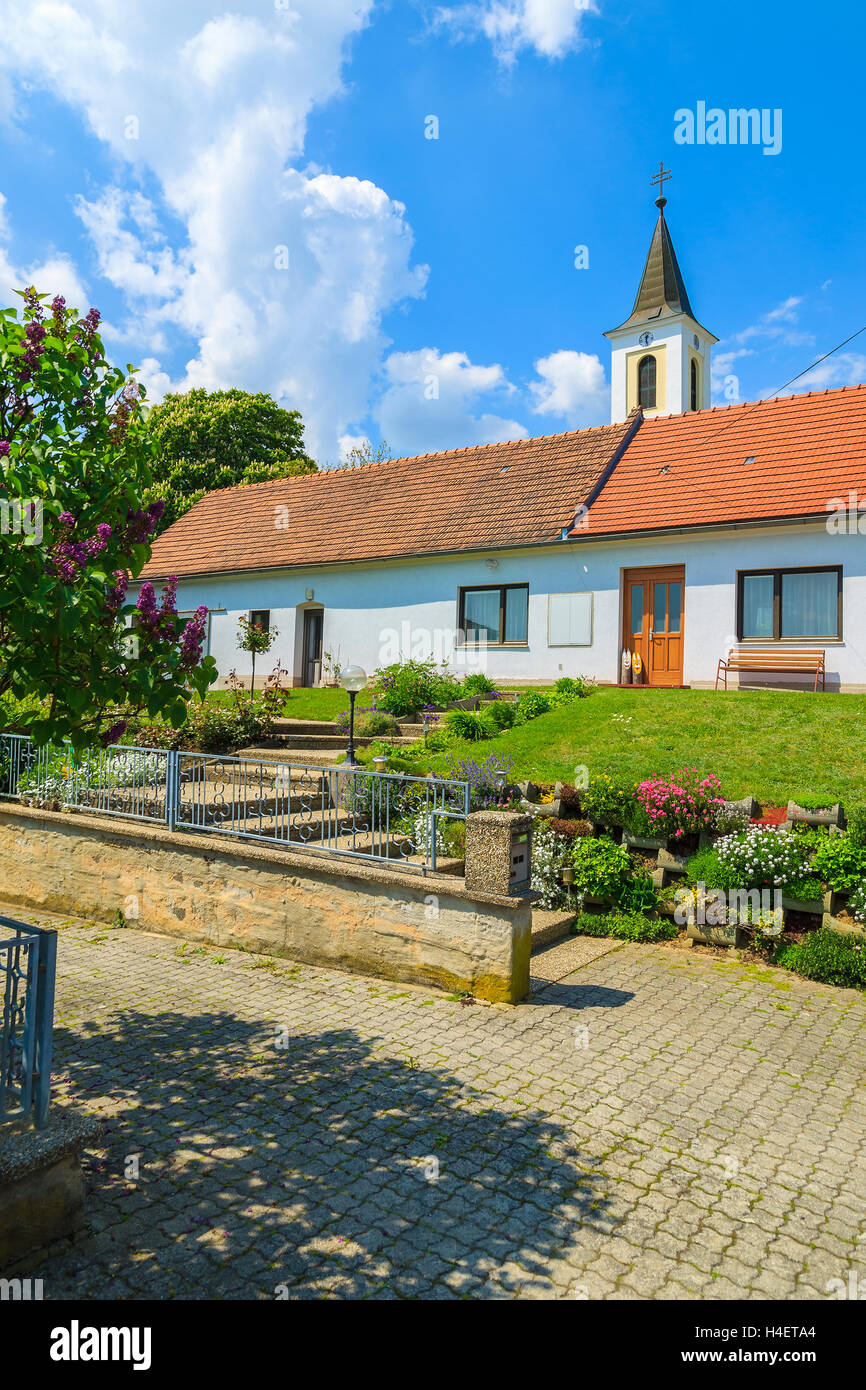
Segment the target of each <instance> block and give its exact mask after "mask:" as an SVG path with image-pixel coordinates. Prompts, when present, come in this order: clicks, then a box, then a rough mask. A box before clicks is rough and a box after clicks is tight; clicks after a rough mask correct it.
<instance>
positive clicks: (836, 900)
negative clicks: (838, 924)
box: [824, 888, 848, 917]
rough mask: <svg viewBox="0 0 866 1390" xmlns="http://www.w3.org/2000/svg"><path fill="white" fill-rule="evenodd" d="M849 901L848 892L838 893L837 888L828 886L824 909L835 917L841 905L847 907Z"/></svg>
mask: <svg viewBox="0 0 866 1390" xmlns="http://www.w3.org/2000/svg"><path fill="white" fill-rule="evenodd" d="M847 902H848V894H847V893H837V892H836V889H835V888H828V889H827V892H826V893H825V894H824V911H825V912H829V913H830V915H831V916H833V917H835V915H836V913H837V912H838V911H839V908H840V907H845V906H846V904H847Z"/></svg>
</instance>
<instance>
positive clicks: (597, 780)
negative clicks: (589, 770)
mask: <svg viewBox="0 0 866 1390" xmlns="http://www.w3.org/2000/svg"><path fill="white" fill-rule="evenodd" d="M580 804H581V808H582V809H583V811H584V812H585V814H586V815H588V816H589V817H590V818H591V819H592V820H595V821H599V822H600V823H601V824H602V825H614V826H621V825H623V824H624V822H625V820H626V819H627V818H628V815H629V812H630V809H631V807H632V806H633V805H634V784H633V783H632V782H625V781H622V780H616V781H615V780H614V778H613V777H611V776H610V774H609V773H607V772H600V773H598V774H597V775H596V776H595V777H590V779H589V785H588V786H586V787H584V788H583V790H582V791H581V793H580Z"/></svg>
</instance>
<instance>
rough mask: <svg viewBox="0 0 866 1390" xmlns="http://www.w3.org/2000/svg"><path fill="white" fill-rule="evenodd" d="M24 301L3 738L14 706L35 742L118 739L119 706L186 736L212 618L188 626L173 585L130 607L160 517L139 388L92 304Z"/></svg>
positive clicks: (0, 321)
mask: <svg viewBox="0 0 866 1390" xmlns="http://www.w3.org/2000/svg"><path fill="white" fill-rule="evenodd" d="M18 293H20V294H21V296H22V298H23V301H24V303H23V308H22V309H21V310H20V317H19V310H16V309H2V310H0V729H2V728H3V727H5V726H8V724H9V723H10V722H11V718H12V717H13V716H12V714H11V711H12V709H14V710H15V714H14V718H15V722H16V725H17V726H18V727H19V728H20V727H23V728H24V729H25V730H26V731H28V732H30V733H31V734H32V735H33V737H34V738H35V739H36V741H37V742H40V743H45V742H48V741H49V740H60V739H64V738H69V739H71V740H72V742H73V743H74V744H75V745H76V746H82V745H83V744H85V743H87V742H89V741H92V740H93V738H94V735H95V734H97V733H99V735H100V737H102V739H103V741H104V742H111V741H113V740H114V739H115V738H116V737H119V735H120V733H121V732H122V730H123V727H124V725H123V723H122V722H121V723H119V724H118V723H115V724H114V725H113V726H112V727H110V728H106V727H105V723H106V714H107V712H108V711H110V710H114V709H117V708H118V707H119V706H124V707H126V708H128V709H130V710H132V711H134V712H140V711H142V710H145V709H146V710H147V712H148V714H149V715H151V716H153V717H156V716H162V717H164V718H168V719H170V720H171V722H172V724H174V725H175V727H179V726H180V725H181V724H182V723H183V722H184V720H185V718H186V706H187V701H188V700H189V698H190V696H191V695H192V694H193V693H194V692H196V693H198V694H199V696H202V697H203V696H204V693H205V691H206V690H207V687H208V685H209V684H210V683H211V682H212V681H214V680H215V679H216V667H215V664H214V661H213V659H212V658H211V657H206V658H204V659H202V655H201V651H202V641H203V638H204V631H205V623H206V621H207V609H205V608H203V607H202V608H200V609H198V610H197V612H196V615H195V617H194V618H192V619H190V620H189V621H188V622H187V623H186V624H183V623H182V622H181V620H180V619H179V618H178V615H177V612H176V609H175V603H174V593H175V587H176V583H175V581H169V583H168V584H167V586H166V589H165V590H164V592H163V594H162V598H161V600H160V601H159V602H158V601H157V598H156V595H155V593H154V590H153V586H152V585H150V584H145V585H143V586H142V589H141V593H140V595H139V599H138V603H137V605H134V606H133V605H131V604H127V603H125V597H126V588H127V583H128V579H129V577H130V576H133V577H134V576H135V575H137V574H139V573H140V571H141V569H142V567H143V565H144V564H145V562H146V561H147V560H148V559H149V557H150V545H149V541H150V538H151V536H152V534H153V531H154V529H155V527H156V525H157V523H158V521H159V518H160V516H161V513H162V507H161V504H160V503H159V502H154V503H153V504H151V505H149V506H148V505H146V504H145V502H144V493H145V490H146V489H147V487H148V486H149V485H150V483H151V473H150V468H149V458H150V453H151V447H152V446H151V442H150V438H149V436H148V433H147V431H146V428H145V424H144V420H143V411H142V398H143V395H144V389H143V387H141V386H139V385H138V384H136V383H135V382H134V381H133V380H132V373H133V368H132V367H131V366H130V367H127V369H126V371H123V370H121V369H120V368H118V367H113V366H111V364H110V363H109V362H107V361H106V359H105V355H104V351H103V347H102V342H101V339H100V337H99V334H98V332H97V328H98V324H99V319H100V315H99V311H98V310H97V309H91V310H90V312H89V313H88V314H87V315H86V316H85V317H84V318H79V316H78V313H77V311H76V310H72V309H68V308H67V307H66V303H65V301H64V300H63V299H62V298H61V297H60V296H58V297H57V298H55V299H54V300H53V301H52V303H51V305H50V307H49V308H48V309H46V306H45V304H44V303H43V301H44V300H45V299H46V298H47V296H46V295H39V294H37V293H36V290H35V289H32V288H31V289H27V290H24V291H18ZM134 617H135V619H136V621H137V627H136V633H135V637H134V638H131V637H130V633H129V628H128V626H127V624H128V622H129V621H131V620H132V619H133V618H134Z"/></svg>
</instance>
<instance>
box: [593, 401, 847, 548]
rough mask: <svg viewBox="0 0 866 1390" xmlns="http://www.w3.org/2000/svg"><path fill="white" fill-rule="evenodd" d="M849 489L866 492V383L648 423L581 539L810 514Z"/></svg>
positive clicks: (619, 466) (844, 495) (823, 509)
mask: <svg viewBox="0 0 866 1390" xmlns="http://www.w3.org/2000/svg"><path fill="white" fill-rule="evenodd" d="M747 459H751V460H752V462H751V463H747V462H746V460H747ZM850 489H854V490H855V491H857V492H858V495H860V496H864V495H866V386H854V387H844V388H842V389H840V390H837V391H822V392H819V393H811V392H810V393H809V394H808V395H804V396H784V397H781V398H780V399H778V400H768V401H752V402H749V403H746V404H744V405H729V406H724V407H721V408H717V409H713V410H702V411H699V412H698V413H697V414H687V415H668V416H664V417H655V418H654V419H650V420H644V421H643V424H642V425H641V427H640V429H639V430H638V431H637V433H636V435H635V436H634V438H633V440H632V442H631V443H630V445H629V447H628V449H627V450H626V452H625V454H624V456H623V458H622V459H621V460H620V462H619V463H618V464H617V466H616V468H615V469H614V471H613V473H612V475H611V477H610V478H609V480H608V482H607V483H606V484H605V486H604V488H603V489H602V491H601V495H600V496H599V498H598V500H597V501H596V502H595V503H594V504H593V505H592V507H591V508H590V511H589V516H588V518H587V522H588V525H587V526H586V527H585V528H583V529H582V530H581V532H579V533H577V534H578V535H580V536H583V537H586V536H599V535H607V534H617V533H621V532H623V531H652V530H660V529H664V528H665V527H671V526H708V525H718V524H719V523H722V522H726V521H757V520H770V519H772V518H773V517H794V516H811V515H816V514H820V513H824V512H826V511H827V510H828V504H829V503H830V502H831V500H832V499H833V498H840V497H842V498H844V499H845V500H846V502H847V496H848V492H849V490H850Z"/></svg>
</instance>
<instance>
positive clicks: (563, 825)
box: [541, 816, 592, 840]
mask: <svg viewBox="0 0 866 1390" xmlns="http://www.w3.org/2000/svg"><path fill="white" fill-rule="evenodd" d="M541 824H543V825H549V826H550V827H551V829H552V830H555V831H556V833H557V835H565V836H566V837H567V838H568V839H569V840H573V839H574V837H575V835H581V836H587V835H592V826H591V825H590V823H589V821H588V820H560V819H559V817H558V816H549V817H548V818H547V820H545V821H543V822H541Z"/></svg>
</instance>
